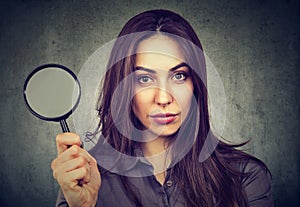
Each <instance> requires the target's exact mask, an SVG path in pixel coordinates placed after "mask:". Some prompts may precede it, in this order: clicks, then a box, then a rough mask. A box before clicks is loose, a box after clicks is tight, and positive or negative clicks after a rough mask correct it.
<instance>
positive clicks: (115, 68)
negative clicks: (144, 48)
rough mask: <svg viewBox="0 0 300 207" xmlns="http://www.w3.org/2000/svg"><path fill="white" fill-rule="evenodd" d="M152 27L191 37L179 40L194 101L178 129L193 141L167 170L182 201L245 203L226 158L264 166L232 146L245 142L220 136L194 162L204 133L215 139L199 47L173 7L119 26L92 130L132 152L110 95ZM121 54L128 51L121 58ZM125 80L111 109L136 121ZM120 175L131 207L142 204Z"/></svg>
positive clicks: (237, 174) (235, 172) (125, 126)
mask: <svg viewBox="0 0 300 207" xmlns="http://www.w3.org/2000/svg"><path fill="white" fill-rule="evenodd" d="M144 32H145V33H144ZM158 32H162V33H164V34H170V37H171V38H172V37H173V36H172V35H175V36H176V37H180V38H182V39H184V40H186V41H188V42H192V43H193V45H194V46H195V47H193V46H190V45H191V44H185V43H180V44H182V45H181V46H182V49H183V51H184V52H183V53H184V54H185V58H186V59H187V62H188V63H189V66H190V67H191V68H192V70H191V77H192V81H193V84H194V97H195V99H196V102H197V104H196V105H194V106H191V109H190V112H189V114H188V116H187V118H186V121H185V122H184V123H183V125H182V126H181V128H182V129H180V130H183V132H184V133H183V134H184V136H185V137H184V138H185V139H187V138H189V139H193V145H192V146H191V148H190V149H189V151H188V152H186V154H185V156H184V157H183V158H182V159H180V161H179V162H178V163H177V164H175V165H174V166H173V167H172V168H171V169H170V173H171V175H172V176H173V177H174V178H175V179H176V181H177V183H178V187H179V189H180V190H181V192H182V193H183V195H184V198H185V200H186V203H187V204H188V206H218V205H220V206H237V205H238V206H240V207H243V206H247V197H246V195H245V192H244V190H243V187H242V184H241V178H242V176H243V175H242V173H241V172H240V171H239V169H237V168H235V167H234V165H233V164H232V163H236V162H243V161H247V160H250V159H253V160H256V161H257V162H258V163H259V164H261V165H263V166H264V167H266V166H265V165H264V164H263V163H262V162H261V161H259V160H258V159H256V158H254V157H252V156H251V155H248V154H246V153H245V152H243V151H240V150H237V149H236V148H237V147H240V146H242V145H244V144H245V143H242V144H238V145H230V144H226V143H224V142H222V141H218V145H217V147H216V149H215V150H214V151H213V152H212V153H211V155H210V156H209V157H208V158H207V159H206V160H205V161H203V162H199V154H200V152H201V150H202V147H203V145H204V143H205V141H206V140H207V138H208V137H209V138H210V139H211V140H212V142H213V141H214V140H216V139H217V138H216V137H215V136H214V135H213V134H212V133H211V132H210V123H209V113H208V103H207V99H208V95H207V87H206V66H205V59H204V54H203V52H199V49H200V50H201V51H202V50H203V49H202V45H201V43H200V40H199V39H198V37H197V35H196V33H195V31H194V30H193V28H192V27H191V26H190V24H189V23H188V22H187V21H186V20H185V19H184V18H182V17H181V16H180V15H178V14H176V13H174V12H171V11H168V10H151V11H146V12H143V13H141V14H138V15H137V16H135V17H133V18H132V19H130V20H129V21H128V22H127V23H126V24H125V26H124V27H123V29H122V30H121V32H120V34H119V36H118V37H119V38H118V39H117V40H116V42H115V44H114V47H113V49H112V52H111V56H110V60H109V63H108V70H107V73H106V75H105V78H104V83H103V89H102V91H101V94H100V96H99V101H98V107H97V110H98V115H99V118H100V122H99V125H98V129H97V130H96V132H95V134H96V133H98V132H99V131H101V133H102V134H103V135H104V137H106V138H107V142H108V143H109V144H110V145H111V146H112V147H114V148H115V149H116V150H118V151H119V152H121V153H124V154H127V155H134V149H135V147H136V146H137V145H138V142H135V141H132V140H131V139H130V138H127V137H126V136H124V135H123V134H124V133H120V132H119V130H118V127H117V126H116V125H122V128H123V129H125V130H127V132H126V134H132V133H133V129H132V128H133V127H132V124H130V123H128V121H126V120H124V119H123V118H122V116H121V115H120V116H119V117H115V118H113V116H112V108H111V104H112V98H113V97H112V96H113V95H112V94H113V93H114V91H115V90H116V88H117V87H118V85H119V84H120V82H121V81H122V80H124V79H125V77H126V76H128V75H129V74H130V73H132V72H133V70H134V61H135V56H134V55H132V54H134V51H135V49H136V47H137V45H138V43H139V42H140V41H142V40H144V39H146V38H148V37H149V36H151V35H154V34H156V33H158ZM130 34H136V35H135V37H134V38H127V37H126V36H127V35H130ZM176 37H175V38H176ZM183 42H184V41H183ZM197 48H198V49H197ZM124 53H125V54H128V56H127V57H124V58H123V56H124V55H123V54H124ZM126 81H127V86H129V87H126V88H123V89H120V90H119V91H118V93H119V95H118V108H115V109H114V110H117V111H116V114H124V112H125V111H129V114H130V116H131V118H132V119H131V121H132V122H135V125H138V123H137V121H138V120H136V118H135V117H134V114H133V112H132V110H131V108H130V107H129V108H128V106H130V104H131V101H132V100H131V97H132V95H133V93H134V91H133V85H132V83H131V82H132V81H130V79H127V80H126ZM124 94H126V95H124ZM116 120H117V122H118V123H116ZM195 132H196V133H195ZM179 138H180V137H177V139H179ZM176 147H178V146H176V145H175V146H174V148H175V149H176ZM179 147H180V146H179ZM175 151H176V150H175ZM121 180H122V182H123V185H124V187H125V189H127V190H128V191H129V193H128V194H127V195H128V196H129V199H131V200H132V202H133V203H134V204H135V205H136V206H142V203H141V200H140V199H139V196H138V192H136V191H135V186H133V185H132V184H131V183H130V182H129V180H128V179H127V177H125V176H121Z"/></svg>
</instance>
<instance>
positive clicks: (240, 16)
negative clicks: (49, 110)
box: [0, 0, 300, 207]
mask: <svg viewBox="0 0 300 207" xmlns="http://www.w3.org/2000/svg"><path fill="white" fill-rule="evenodd" d="M154 8H166V9H171V10H173V11H175V12H178V13H179V14H181V15H183V17H185V18H186V19H187V20H188V21H189V22H190V23H191V25H192V26H193V27H194V28H195V30H196V32H197V33H198V35H199V37H200V39H201V41H202V44H203V46H204V49H205V51H206V54H207V55H208V56H209V57H210V59H211V60H212V62H213V63H214V64H215V66H216V67H217V69H218V71H219V73H220V76H221V79H222V81H223V83H224V87H225V93H226V97H227V111H226V113H227V122H226V126H225V131H224V134H223V136H224V137H225V138H226V139H228V140H231V141H236V142H239V141H244V140H247V139H248V138H252V141H251V143H250V144H248V145H247V149H248V151H249V152H250V153H252V154H254V155H255V156H257V157H259V158H261V159H262V160H263V161H264V162H266V164H267V165H268V166H269V168H270V170H271V172H272V173H273V194H274V198H275V202H276V206H299V204H300V203H299V141H298V139H299V138H300V131H299V129H300V126H299V125H300V124H299V119H300V107H299V103H300V102H299V89H300V86H299V60H300V59H299V49H300V48H299V40H300V33H299V32H300V28H299V27H300V22H299V18H300V7H299V4H298V1H296V0H295V1H293V0H286V1H266V0H264V1H258V0H252V1H250V0H249V1H215V0H214V1H209V0H207V1H196V0H193V1H183V0H181V1H180V0H178V1H96V0H91V1H88V0H83V1H79V0H78V1H76V0H66V1H58V0H57V1H51V0H47V1H37V0H22V1H21V0H20V1H8V0H7V1H1V3H0V139H1V146H0V165H1V167H0V191H1V192H0V206H1V207H6V206H31V207H34V206H36V207H40V206H53V205H54V203H55V199H56V194H57V190H58V186H57V184H56V181H55V180H54V179H53V178H52V171H51V169H50V163H51V161H52V160H53V159H54V158H55V156H56V147H55V136H56V133H58V132H60V130H61V129H60V127H59V125H58V124H55V123H47V122H43V121H41V120H38V119H37V118H35V117H33V116H32V115H31V114H30V113H29V112H28V111H27V109H26V108H25V105H24V101H23V97H22V88H23V83H24V80H25V78H26V76H27V75H28V74H29V73H30V72H31V70H33V69H34V68H35V67H37V66H38V65H40V64H44V63H53V62H54V63H60V64H63V65H65V66H67V67H69V68H71V69H72V70H73V71H75V73H78V71H79V69H80V68H81V67H82V65H83V63H84V62H85V60H86V59H87V58H88V57H89V56H90V55H91V54H92V53H93V52H94V51H95V50H96V49H98V48H99V47H101V45H103V44H104V43H106V42H108V41H110V40H112V39H113V38H115V37H116V35H117V34H118V32H119V30H120V29H121V27H122V26H123V25H124V23H125V22H126V21H127V20H128V19H129V18H130V17H132V16H133V15H135V14H137V13H140V12H142V11H144V10H148V9H154ZM70 122H72V120H69V123H70ZM71 128H72V124H71Z"/></svg>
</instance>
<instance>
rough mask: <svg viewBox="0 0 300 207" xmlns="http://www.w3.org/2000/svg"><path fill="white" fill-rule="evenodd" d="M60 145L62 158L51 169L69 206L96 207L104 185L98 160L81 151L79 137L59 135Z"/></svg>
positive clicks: (59, 156)
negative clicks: (100, 190) (101, 187)
mask: <svg viewBox="0 0 300 207" xmlns="http://www.w3.org/2000/svg"><path fill="white" fill-rule="evenodd" d="M56 145H57V152H58V156H57V158H56V159H55V160H53V162H52V164H51V168H52V170H53V176H54V178H55V179H56V180H57V182H58V184H59V185H60V187H61V189H62V191H63V193H64V196H65V199H66V201H67V202H68V204H69V206H70V207H75V206H86V207H90V206H95V205H96V202H97V198H98V191H99V188H100V185H101V178H100V173H99V171H98V168H97V162H96V160H95V159H94V158H93V157H92V156H91V155H90V154H89V153H88V152H87V151H86V150H84V149H82V148H80V145H81V141H80V138H79V136H78V135H77V134H74V133H63V134H58V135H57V137H56ZM70 146H71V147H70Z"/></svg>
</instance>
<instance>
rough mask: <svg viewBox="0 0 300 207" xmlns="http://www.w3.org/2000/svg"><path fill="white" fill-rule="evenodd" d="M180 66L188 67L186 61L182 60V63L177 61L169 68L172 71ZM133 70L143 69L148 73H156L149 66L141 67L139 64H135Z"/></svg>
mask: <svg viewBox="0 0 300 207" xmlns="http://www.w3.org/2000/svg"><path fill="white" fill-rule="evenodd" d="M181 67H188V68H190V67H189V66H188V65H187V64H186V63H184V62H182V63H179V64H178V65H176V66H174V67H172V68H170V69H169V71H170V72H173V71H175V70H177V69H179V68H181ZM135 70H143V71H146V72H148V73H156V71H155V70H152V69H149V68H145V67H141V66H137V67H135Z"/></svg>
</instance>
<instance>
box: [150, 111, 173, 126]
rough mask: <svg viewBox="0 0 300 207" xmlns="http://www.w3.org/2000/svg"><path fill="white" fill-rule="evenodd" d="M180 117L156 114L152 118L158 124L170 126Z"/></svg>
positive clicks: (170, 114) (169, 114)
mask: <svg viewBox="0 0 300 207" xmlns="http://www.w3.org/2000/svg"><path fill="white" fill-rule="evenodd" d="M177 117H178V114H172V113H166V114H163V113H160V114H154V115H150V118H151V119H153V121H155V122H156V123H158V124H169V123H171V122H173V121H175V119H176V118H177Z"/></svg>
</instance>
